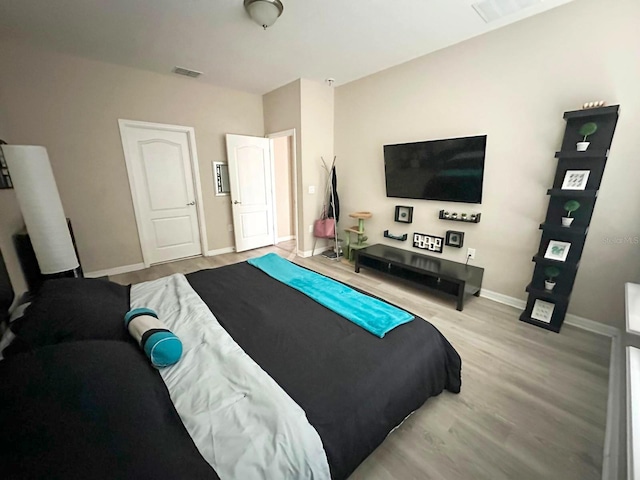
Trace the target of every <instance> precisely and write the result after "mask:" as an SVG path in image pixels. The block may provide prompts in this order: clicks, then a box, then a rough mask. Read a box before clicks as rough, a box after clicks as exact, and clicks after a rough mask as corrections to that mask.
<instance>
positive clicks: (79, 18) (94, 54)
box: [0, 0, 572, 94]
mask: <svg viewBox="0 0 640 480" xmlns="http://www.w3.org/2000/svg"><path fill="white" fill-rule="evenodd" d="M282 1H283V3H284V7H285V8H284V13H283V15H282V17H280V19H278V21H277V22H276V23H275V25H274V26H273V27H271V28H269V29H268V30H266V31H264V30H263V29H262V28H261V27H260V26H258V25H257V24H255V23H254V22H253V21H252V20H251V19H250V18H249V17H248V15H247V14H246V12H245V10H244V7H243V1H242V0H64V1H63V0H45V1H43V0H3V1H1V2H0V39H17V40H22V41H27V42H29V43H31V44H34V45H39V46H42V47H44V48H51V49H55V50H58V51H62V52H66V53H71V54H75V55H80V56H84V57H89V58H94V59H97V60H103V61H106V62H111V63H116V64H121V65H128V66H133V67H137V68H142V69H146V70H151V71H155V72H162V73H169V72H170V71H171V69H172V68H173V67H174V66H175V65H179V66H182V67H187V68H191V69H194V70H199V71H202V72H204V75H202V77H200V79H198V80H189V81H205V82H210V83H214V84H216V85H221V86H226V87H231V88H236V89H239V90H245V91H248V92H253V93H258V94H262V93H266V92H269V91H271V90H273V89H274V88H277V87H279V86H281V85H284V84H286V83H289V82H291V81H293V80H295V79H297V78H301V77H302V78H308V79H315V80H320V81H323V80H324V79H326V78H327V77H333V78H335V79H336V83H335V85H341V84H344V83H347V82H350V81H352V80H356V79H358V78H361V77H364V76H367V75H370V74H372V73H374V72H377V71H380V70H384V69H385V68H389V67H391V66H393V65H397V64H400V63H403V62H406V61H408V60H411V59H413V58H416V57H419V56H422V55H425V54H427V53H430V52H433V51H435V50H439V49H441V48H444V47H447V46H449V45H453V44H455V43H458V42H460V41H462V40H465V39H468V38H471V37H474V36H476V35H480V34H482V33H485V32H487V31H489V30H493V29H495V28H499V27H501V26H504V25H507V24H509V23H512V22H515V21H518V20H521V19H523V18H526V17H529V16H532V15H535V14H538V13H541V12H543V11H545V10H549V9H551V8H554V7H557V6H559V5H562V4H565V3H568V2H570V1H572V0H545V1H544V2H543V3H540V4H538V5H535V6H531V7H528V8H526V9H524V10H521V11H520V12H518V13H515V14H513V15H510V16H507V17H503V18H502V19H500V20H498V21H496V22H493V23H491V24H486V23H484V21H483V20H482V19H481V18H480V17H479V16H478V14H477V13H476V12H475V11H474V10H473V8H472V7H471V4H472V3H474V2H475V1H477V0H282ZM505 1H517V0H505ZM0 68H1V67H0ZM185 81H187V79H185Z"/></svg>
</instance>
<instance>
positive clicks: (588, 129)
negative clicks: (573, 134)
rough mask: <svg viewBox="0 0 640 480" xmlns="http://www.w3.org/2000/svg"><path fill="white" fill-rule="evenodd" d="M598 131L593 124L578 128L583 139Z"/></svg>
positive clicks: (596, 126)
mask: <svg viewBox="0 0 640 480" xmlns="http://www.w3.org/2000/svg"><path fill="white" fill-rule="evenodd" d="M597 130H598V125H597V124H595V123H594V122H589V123H585V124H584V125H582V126H581V127H580V135H582V136H583V137H585V138H586V137H588V136H589V135H593V134H594V133H596V131H597Z"/></svg>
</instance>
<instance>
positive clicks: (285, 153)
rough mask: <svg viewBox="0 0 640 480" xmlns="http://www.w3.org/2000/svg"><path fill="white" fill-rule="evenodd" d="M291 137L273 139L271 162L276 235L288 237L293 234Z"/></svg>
mask: <svg viewBox="0 0 640 480" xmlns="http://www.w3.org/2000/svg"><path fill="white" fill-rule="evenodd" d="M291 149H292V139H291V137H286V136H285V137H276V138H274V139H273V164H274V176H275V181H274V183H275V187H276V194H275V197H276V219H277V222H278V225H277V229H276V236H277V237H278V238H283V237H290V236H292V235H294V234H295V226H294V225H295V218H294V214H295V212H294V210H293V164H292V156H291V153H292V152H291Z"/></svg>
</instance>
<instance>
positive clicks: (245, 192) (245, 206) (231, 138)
mask: <svg viewBox="0 0 640 480" xmlns="http://www.w3.org/2000/svg"><path fill="white" fill-rule="evenodd" d="M270 145H271V141H270V140H269V139H268V138H262V137H248V136H245V135H227V156H228V164H229V183H230V189H231V210H232V214H233V232H234V236H235V242H236V252H243V251H245V250H251V249H254V248H259V247H264V246H266V245H273V244H274V243H275V233H274V222H273V183H272V176H271V148H270Z"/></svg>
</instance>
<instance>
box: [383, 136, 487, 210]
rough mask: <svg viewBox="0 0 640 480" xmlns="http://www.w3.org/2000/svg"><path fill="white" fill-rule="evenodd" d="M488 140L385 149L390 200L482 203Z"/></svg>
mask: <svg viewBox="0 0 640 480" xmlns="http://www.w3.org/2000/svg"><path fill="white" fill-rule="evenodd" d="M486 145H487V136H486V135H481V136H477V137H463V138H447V139H444V140H431V141H428V142H415V143H400V144H396V145H385V146H384V173H385V182H386V184H387V197H398V198H415V199H422V200H441V201H446V202H465V203H482V180H483V177H484V156H485V149H486Z"/></svg>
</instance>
